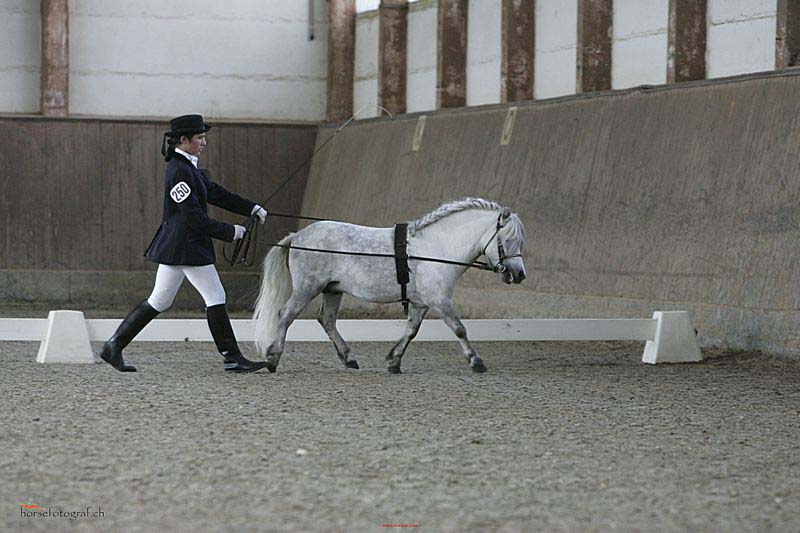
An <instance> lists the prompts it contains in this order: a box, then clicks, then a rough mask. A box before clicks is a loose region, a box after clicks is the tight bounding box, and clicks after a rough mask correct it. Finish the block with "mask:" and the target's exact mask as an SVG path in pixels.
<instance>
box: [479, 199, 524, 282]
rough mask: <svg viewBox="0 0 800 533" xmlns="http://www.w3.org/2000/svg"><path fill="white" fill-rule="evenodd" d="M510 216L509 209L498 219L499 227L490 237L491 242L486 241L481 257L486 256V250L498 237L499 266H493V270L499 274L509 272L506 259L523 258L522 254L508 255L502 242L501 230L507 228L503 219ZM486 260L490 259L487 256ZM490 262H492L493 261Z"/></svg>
mask: <svg viewBox="0 0 800 533" xmlns="http://www.w3.org/2000/svg"><path fill="white" fill-rule="evenodd" d="M510 216H511V213H510V212H509V210H508V209H504V210H503V212H501V213H500V215H499V216H498V217H497V227H496V228H495V230H494V233H492V236H491V237H489V240H488V241H486V246H484V247H483V250H482V251H481V255H486V249H487V248H488V247H489V245H490V244H492V239H494V238H495V237H497V264H496V265H493V267H492V268H494V271H495V272H497V273H498V274H502V273H504V272H506V271H507V270H508V267H507V266H506V264H505V263H504V261H505V260H506V259H511V258H513V257H522V254H514V255H506V250H505V248H504V247H503V241H501V240H500V230H501V229H503V227H504V226H505V223H504V220H503V219H506V220H508V218H509V217H510ZM486 259H489V256H488V255H486ZM489 261H490V262H491V260H489Z"/></svg>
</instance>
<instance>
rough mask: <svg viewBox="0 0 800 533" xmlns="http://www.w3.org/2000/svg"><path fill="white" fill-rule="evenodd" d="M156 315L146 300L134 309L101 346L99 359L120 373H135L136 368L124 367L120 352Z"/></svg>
mask: <svg viewBox="0 0 800 533" xmlns="http://www.w3.org/2000/svg"><path fill="white" fill-rule="evenodd" d="M157 314H158V311H156V310H155V309H153V308H152V307H151V306H150V304H149V303H147V300H146V299H145V300H144V301H143V302H142V303H140V304H139V305H137V306H136V307H134V308H133V310H132V311H131V312H130V313H128V316H126V317H125V320H123V321H122V324H120V325H119V327H118V328H117V331H116V332H115V333H114V335H112V336H111V338H110V339H108V341H106V343H105V344H104V345H103V350H102V351H101V352H100V357H101V358H102V359H103V361H105V362H106V363H108V364H110V365H111V366H113V367H114V368H116V369H117V370H119V371H120V372H136V367H133V366H130V365H126V364H125V361H123V360H122V350H124V349H125V347H126V346H127V345H128V344H130V342H131V341H132V340H133V338H134V337H135V336H136V335H138V334H139V332H140V331H142V330H143V329H144V327H145V326H146V325H147V324H148V323H149V322H150V321H151V320H153V318H155V316H156V315H157Z"/></svg>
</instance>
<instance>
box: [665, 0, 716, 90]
mask: <svg viewBox="0 0 800 533" xmlns="http://www.w3.org/2000/svg"><path fill="white" fill-rule="evenodd" d="M707 9H708V5H707V0H669V29H668V41H669V44H668V50H669V51H668V54H667V83H676V82H680V81H691V80H702V79H705V77H706V40H707V26H708V23H707Z"/></svg>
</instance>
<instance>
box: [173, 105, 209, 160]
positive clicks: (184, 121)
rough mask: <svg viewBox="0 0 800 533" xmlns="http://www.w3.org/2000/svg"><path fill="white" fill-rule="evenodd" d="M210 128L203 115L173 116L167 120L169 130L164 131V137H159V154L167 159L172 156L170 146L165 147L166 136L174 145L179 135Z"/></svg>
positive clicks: (205, 130)
mask: <svg viewBox="0 0 800 533" xmlns="http://www.w3.org/2000/svg"><path fill="white" fill-rule="evenodd" d="M210 129H211V126H209V125H208V124H206V123H205V121H204V120H203V115H181V116H179V117H175V118H173V119H172V120H170V121H169V131H166V132H164V137H163V138H162V139H161V155H163V156H164V157H165V158H166V160H167V161H169V160H170V158H171V157H172V148H170V149H169V150H168V149H167V137H169V138H170V139H172V140H171V141H170V142H169V145H170V146H174V145H175V143H177V141H178V139H180V138H181V135H193V134H196V133H205V132H207V131H208V130H210Z"/></svg>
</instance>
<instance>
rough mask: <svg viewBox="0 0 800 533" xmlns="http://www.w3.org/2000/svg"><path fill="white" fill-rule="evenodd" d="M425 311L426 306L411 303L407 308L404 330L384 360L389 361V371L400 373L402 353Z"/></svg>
mask: <svg viewBox="0 0 800 533" xmlns="http://www.w3.org/2000/svg"><path fill="white" fill-rule="evenodd" d="M427 312H428V308H427V307H425V306H422V305H414V304H411V307H410V308H409V310H408V321H407V322H406V331H405V333H404V334H403V337H402V338H401V339H400V340H399V341H397V344H395V345H394V348H392V351H391V352H389V355H387V356H386V360H387V361H389V372H390V373H392V374H400V361H401V360H402V359H403V354H404V353H406V348H408V345H409V343H410V342H411V341H412V340H413V339H414V337H416V336H417V332H418V331H419V327H420V325H422V319H423V318H425V314H426V313H427Z"/></svg>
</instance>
